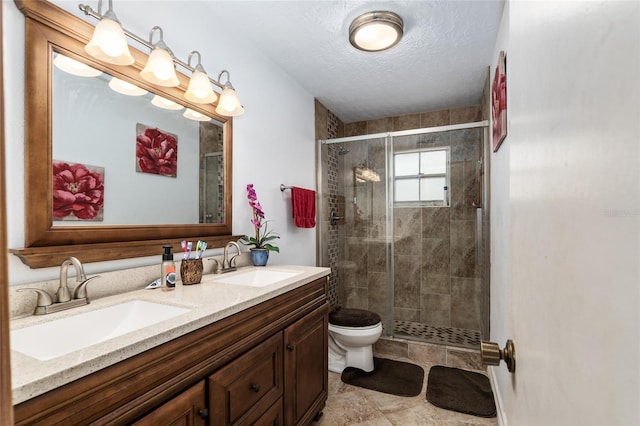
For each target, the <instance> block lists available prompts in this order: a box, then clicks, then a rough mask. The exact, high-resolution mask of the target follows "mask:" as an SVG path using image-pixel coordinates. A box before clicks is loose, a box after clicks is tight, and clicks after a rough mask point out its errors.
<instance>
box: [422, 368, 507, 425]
mask: <svg viewBox="0 0 640 426" xmlns="http://www.w3.org/2000/svg"><path fill="white" fill-rule="evenodd" d="M427 401H429V402H430V403H432V404H433V405H435V406H436V407H440V408H444V409H447V410H453V411H458V412H460V413H465V414H472V415H474V416H478V417H495V416H496V405H495V402H494V400H493V392H492V391H491V384H490V383H489V378H488V377H487V376H485V375H483V374H480V373H475V372H473V371H466V370H461V369H459V368H451V367H444V366H442V365H436V366H434V367H431V369H430V370H429V378H428V379H427Z"/></svg>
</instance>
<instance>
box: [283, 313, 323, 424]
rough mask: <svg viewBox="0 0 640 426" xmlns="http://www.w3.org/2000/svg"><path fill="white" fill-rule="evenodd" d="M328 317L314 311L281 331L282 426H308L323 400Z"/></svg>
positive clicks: (319, 409) (318, 411) (317, 412)
mask: <svg viewBox="0 0 640 426" xmlns="http://www.w3.org/2000/svg"><path fill="white" fill-rule="evenodd" d="M327 329H328V317H327V311H326V310H325V309H322V308H320V309H316V310H315V311H314V312H312V313H310V314H308V315H307V316H306V317H304V318H303V319H301V320H299V321H297V322H296V323H294V324H292V325H291V326H289V327H287V328H286V329H285V330H284V344H285V351H284V407H285V412H284V424H285V425H302V424H309V423H310V422H311V421H312V420H313V419H314V418H315V417H316V416H317V415H318V414H319V413H320V412H321V411H322V407H323V406H324V403H325V401H326V399H327V386H328V372H327V371H328V370H327V365H328V336H327Z"/></svg>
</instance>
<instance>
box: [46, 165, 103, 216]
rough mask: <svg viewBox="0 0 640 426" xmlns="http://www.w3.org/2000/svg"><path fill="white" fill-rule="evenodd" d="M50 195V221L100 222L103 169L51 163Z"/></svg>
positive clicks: (101, 214)
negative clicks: (51, 181)
mask: <svg viewBox="0 0 640 426" xmlns="http://www.w3.org/2000/svg"><path fill="white" fill-rule="evenodd" d="M52 192H53V219H54V220H92V221H102V220H103V208H104V168H103V167H95V166H87V165H85V164H80V163H69V162H64V161H55V160H54V161H53V191H52Z"/></svg>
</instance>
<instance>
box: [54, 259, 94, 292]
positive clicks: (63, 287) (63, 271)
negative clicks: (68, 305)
mask: <svg viewBox="0 0 640 426" xmlns="http://www.w3.org/2000/svg"><path fill="white" fill-rule="evenodd" d="M69 265H73V267H74V268H76V281H77V282H82V281H84V280H86V279H87V276H86V275H85V274H84V267H83V266H82V263H80V261H79V260H78V258H76V257H73V256H72V257H70V258H68V259H66V260H65V261H64V262H62V265H60V287H58V291H57V292H56V300H57V302H58V303H62V302H68V301H69V300H71V294H70V293H69V287H67V269H68V268H69Z"/></svg>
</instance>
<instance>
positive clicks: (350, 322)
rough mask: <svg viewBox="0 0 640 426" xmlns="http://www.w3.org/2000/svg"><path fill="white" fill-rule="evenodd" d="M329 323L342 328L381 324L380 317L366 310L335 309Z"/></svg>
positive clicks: (337, 307) (331, 313)
mask: <svg viewBox="0 0 640 426" xmlns="http://www.w3.org/2000/svg"><path fill="white" fill-rule="evenodd" d="M329 322H330V323H331V324H333V325H339V326H342V327H368V326H371V325H376V324H378V323H379V322H380V315H378V314H376V313H375V312H371V311H367V310H364V309H349V308H343V307H341V306H336V307H334V308H333V309H332V310H331V312H329Z"/></svg>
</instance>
